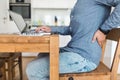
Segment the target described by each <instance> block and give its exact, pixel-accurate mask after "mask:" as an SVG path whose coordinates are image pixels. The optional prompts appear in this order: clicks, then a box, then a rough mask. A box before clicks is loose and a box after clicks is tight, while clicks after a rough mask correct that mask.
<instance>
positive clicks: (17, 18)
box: [9, 10, 50, 36]
mask: <svg viewBox="0 0 120 80" xmlns="http://www.w3.org/2000/svg"><path fill="white" fill-rule="evenodd" d="M9 15H10V17H11V18H12V20H13V21H14V22H15V24H16V25H17V28H18V30H19V32H20V34H21V35H28V36H42V35H46V34H47V35H48V34H49V35H50V33H46V32H43V31H39V32H35V29H29V28H28V26H27V24H26V23H25V21H24V19H23V17H22V16H21V15H20V14H18V13H16V12H13V11H11V10H9Z"/></svg>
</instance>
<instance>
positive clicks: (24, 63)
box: [15, 57, 120, 80]
mask: <svg viewBox="0 0 120 80" xmlns="http://www.w3.org/2000/svg"><path fill="white" fill-rule="evenodd" d="M34 58H35V57H23V80H28V79H27V76H26V73H25V71H26V65H27V64H28V63H29V62H30V61H31V60H33V59H34ZM16 73H18V71H17V70H16ZM15 80H19V74H16V79H15ZM117 80H120V74H118V79H117Z"/></svg>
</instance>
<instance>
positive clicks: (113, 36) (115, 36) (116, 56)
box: [101, 28, 120, 77]
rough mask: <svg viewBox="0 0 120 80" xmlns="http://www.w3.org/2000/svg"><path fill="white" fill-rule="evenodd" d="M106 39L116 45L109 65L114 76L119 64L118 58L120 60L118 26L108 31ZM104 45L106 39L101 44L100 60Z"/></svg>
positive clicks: (119, 31) (119, 30)
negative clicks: (114, 42)
mask: <svg viewBox="0 0 120 80" xmlns="http://www.w3.org/2000/svg"><path fill="white" fill-rule="evenodd" d="M106 39H107V40H112V41H116V42H117V46H116V49H115V53H114V57H113V62H112V66H111V69H110V71H111V76H113V77H116V76H117V75H116V74H117V70H118V66H119V60H120V28H115V29H112V30H111V31H110V33H109V34H108V35H107V37H106ZM105 45H106V41H105V44H104V45H103V46H102V47H103V48H102V58H101V61H103V57H104V51H105Z"/></svg>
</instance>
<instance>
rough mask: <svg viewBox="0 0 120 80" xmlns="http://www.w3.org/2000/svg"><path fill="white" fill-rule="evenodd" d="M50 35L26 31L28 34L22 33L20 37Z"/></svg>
mask: <svg viewBox="0 0 120 80" xmlns="http://www.w3.org/2000/svg"><path fill="white" fill-rule="evenodd" d="M50 34H51V33H46V32H43V31H39V32H35V31H28V32H24V33H22V34H21V35H23V36H43V35H50Z"/></svg>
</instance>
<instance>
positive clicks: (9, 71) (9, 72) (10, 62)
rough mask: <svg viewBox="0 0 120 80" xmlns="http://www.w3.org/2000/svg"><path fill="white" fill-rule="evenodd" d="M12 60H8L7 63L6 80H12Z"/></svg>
mask: <svg viewBox="0 0 120 80" xmlns="http://www.w3.org/2000/svg"><path fill="white" fill-rule="evenodd" d="M11 65H12V60H9V61H8V66H9V67H8V79H9V80H12V66H11Z"/></svg>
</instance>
